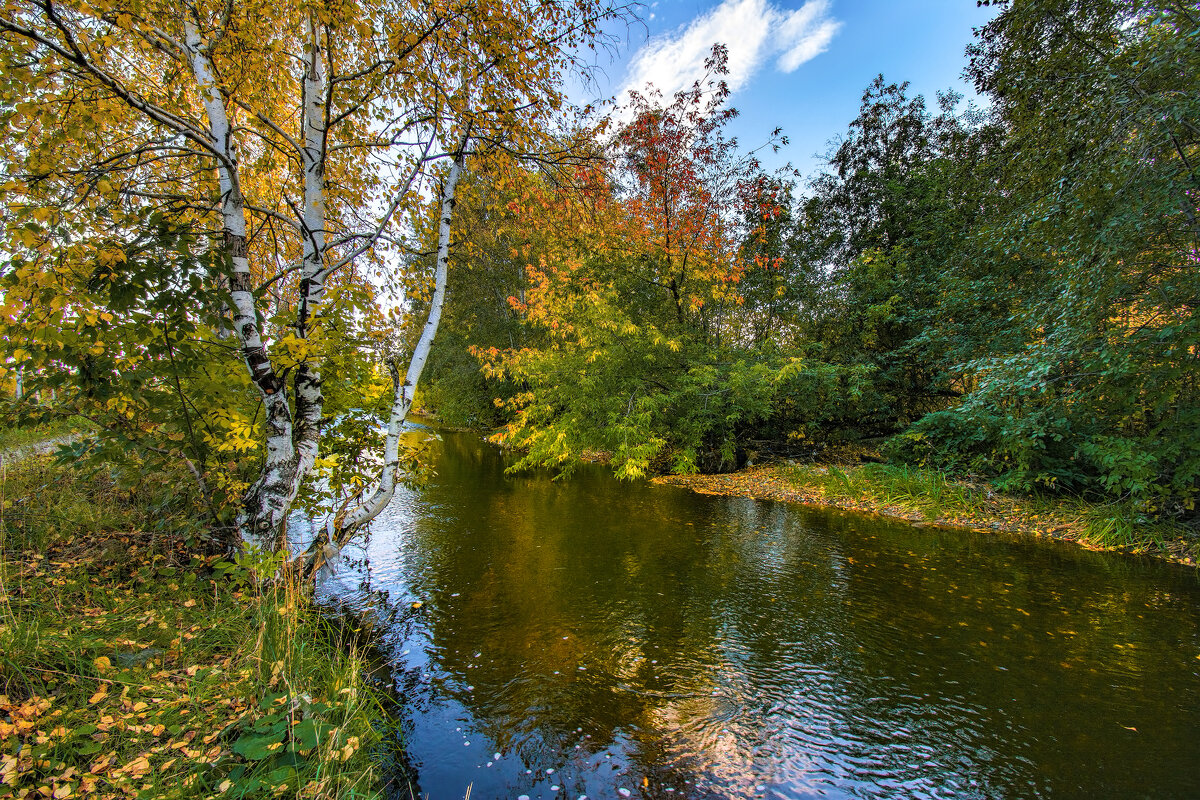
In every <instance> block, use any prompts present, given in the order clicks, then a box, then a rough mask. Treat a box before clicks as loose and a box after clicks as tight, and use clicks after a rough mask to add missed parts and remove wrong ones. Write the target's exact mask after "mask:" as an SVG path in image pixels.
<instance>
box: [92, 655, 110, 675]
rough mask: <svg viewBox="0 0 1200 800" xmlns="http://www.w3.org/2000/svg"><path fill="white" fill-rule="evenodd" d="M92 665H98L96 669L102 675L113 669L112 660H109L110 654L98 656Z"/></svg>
mask: <svg viewBox="0 0 1200 800" xmlns="http://www.w3.org/2000/svg"><path fill="white" fill-rule="evenodd" d="M92 665H93V666H95V667H96V671H97V672H99V673H100V674H101V675H103V674H105V673H107V672H109V671H111V670H112V662H111V661H109V660H108V656H97V657H96V660H95V661H93V662H92Z"/></svg>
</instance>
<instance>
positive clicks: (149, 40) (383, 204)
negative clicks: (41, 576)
mask: <svg viewBox="0 0 1200 800" xmlns="http://www.w3.org/2000/svg"><path fill="white" fill-rule="evenodd" d="M606 13H609V12H608V10H606V9H605V8H602V7H600V6H598V5H594V4H575V5H571V6H565V5H564V6H560V5H556V4H543V3H532V4H524V3H519V2H518V3H505V2H501V3H483V4H480V3H477V2H476V3H471V4H459V3H455V2H448V3H441V2H435V3H426V4H421V5H420V6H412V5H408V4H402V5H399V6H390V5H388V4H387V3H384V4H374V5H370V4H345V3H334V4H332V5H330V4H326V3H311V4H307V3H306V4H292V3H283V4H279V3H271V4H267V3H226V4H216V5H213V6H211V7H204V6H201V5H199V4H186V5H185V6H183V7H182V8H179V7H175V6H170V7H168V6H163V5H156V4H154V3H152V2H151V3H135V4H132V5H130V4H124V3H110V2H106V1H105V0H100V1H99V2H87V1H82V2H69V3H56V2H52V1H51V2H18V3H14V4H10V5H9V6H7V7H6V8H5V9H4V11H3V13H2V14H0V59H2V60H3V65H4V69H3V75H4V86H3V92H2V94H3V97H4V98H5V102H6V103H7V105H6V106H5V109H4V115H5V121H6V123H8V124H7V130H9V131H12V132H13V134H12V135H9V136H6V137H5V139H4V140H3V147H4V150H5V158H6V162H7V173H8V174H7V179H8V183H7V187H6V188H7V190H8V192H9V197H10V208H11V209H12V213H11V214H10V215H9V216H8V219H7V220H6V223H7V225H6V234H7V237H6V242H7V243H6V250H8V251H9V252H10V253H13V258H12V260H11V261H10V264H9V269H8V274H7V280H8V285H7V287H6V295H5V301H6V309H5V310H6V318H7V320H8V324H9V327H10V331H11V332H12V333H13V335H14V336H15V337H20V338H23V339H30V337H32V339H33V340H35V343H36V339H37V337H38V335H39V334H41V333H45V331H46V330H47V329H48V327H49V326H53V325H56V324H57V325H59V326H60V327H61V326H76V325H77V323H78V321H79V319H80V315H81V314H82V315H83V318H84V319H85V321H86V322H87V324H88V325H91V326H92V327H93V328H95V329H97V330H103V329H104V327H105V326H106V325H107V324H108V323H109V322H110V321H111V320H109V319H106V318H104V317H102V316H98V317H96V318H95V320H96V321H95V322H92V321H91V319H92V318H91V317H88V316H87V312H86V310H85V309H84V308H83V307H82V306H80V305H79V304H78V303H76V302H75V301H74V298H72V297H71V296H69V295H68V294H66V293H63V292H61V291H60V290H61V289H62V286H61V285H60V283H59V281H58V280H57V279H56V277H55V276H56V275H58V274H59V271H60V270H61V269H62V268H63V265H64V264H65V265H69V266H70V267H71V268H72V269H75V270H76V271H81V272H86V271H88V270H91V271H94V272H95V271H99V272H100V273H104V274H107V273H109V272H111V273H112V276H113V277H112V278H111V281H112V282H114V283H120V282H121V280H122V278H123V274H122V271H121V265H122V264H124V263H127V262H128V261H129V258H128V254H129V251H130V247H131V243H132V242H135V241H138V239H139V237H140V236H141V235H142V234H143V233H144V225H145V220H146V219H147V218H148V217H147V215H148V214H149V213H151V212H153V213H155V214H157V215H158V217H157V218H161V219H163V220H165V222H164V224H165V225H167V226H168V227H169V228H170V230H171V231H172V232H174V231H185V232H187V233H188V235H194V236H195V237H196V244H195V246H194V247H191V248H190V249H189V250H188V252H187V253H186V254H181V256H184V255H190V256H191V257H193V258H194V259H197V260H200V261H202V262H203V265H204V266H203V268H202V269H200V270H198V271H197V270H194V271H193V272H194V274H196V275H197V280H198V281H199V283H200V284H202V289H201V290H200V293H201V294H202V295H203V297H204V298H205V300H206V303H205V305H206V306H207V307H209V308H211V307H213V306H223V309H222V310H223V312H224V318H223V320H222V321H219V322H216V323H212V324H210V325H209V331H208V332H207V333H202V332H197V335H198V336H207V337H208V339H209V340H210V341H211V344H212V346H213V347H220V346H222V344H223V343H231V344H232V345H233V346H234V349H235V351H236V352H237V353H238V355H239V357H240V360H241V361H242V363H243V364H244V370H245V373H246V374H248V376H249V382H250V387H252V388H251V398H252V399H253V400H256V401H257V402H258V403H259V404H261V408H262V412H263V413H262V423H261V427H260V428H259V429H258V430H259V431H261V433H260V434H259V433H257V432H256V435H255V438H258V436H259V435H261V439H260V440H259V441H260V442H261V448H262V450H261V469H260V470H259V473H258V475H257V477H256V478H255V479H254V480H253V481H252V482H251V483H250V484H249V486H247V487H246V490H245V492H244V496H243V497H242V499H241V512H240V513H239V515H238V519H237V525H236V531H237V534H238V535H239V536H240V537H245V538H247V539H250V540H253V541H262V542H269V541H274V540H275V537H276V536H277V534H278V533H279V532H280V531H281V530H282V528H283V524H284V521H285V520H286V517H287V513H288V511H289V509H290V508H291V505H292V503H293V501H294V499H295V497H296V495H297V492H298V491H299V489H300V486H301V484H302V482H303V480H304V478H305V476H306V475H308V474H309V472H310V471H311V470H312V468H313V465H314V463H315V461H316V459H317V457H318V454H319V443H320V431H321V427H322V417H323V410H324V401H325V398H324V393H325V391H327V389H328V388H329V385H330V384H329V383H328V382H327V381H326V380H325V379H324V376H323V374H322V365H323V363H326V362H323V360H322V356H324V355H328V353H329V351H328V349H327V348H323V346H322V343H323V342H324V343H326V344H328V343H329V342H330V341H331V339H332V337H333V333H334V331H333V328H332V327H331V325H330V322H331V320H330V319H329V316H328V314H327V310H326V309H327V298H328V288H327V287H328V286H329V285H330V282H331V281H336V280H338V277H337V276H339V275H345V274H347V273H349V272H351V271H357V272H358V273H359V274H360V275H361V274H365V273H366V272H368V271H375V272H376V273H377V274H381V275H382V274H384V273H393V274H394V272H395V270H396V268H397V266H401V265H403V264H405V263H407V262H409V261H410V260H411V259H410V251H411V250H412V245H411V242H410V238H409V232H410V231H411V230H412V229H413V228H412V215H413V213H414V212H415V211H416V209H419V208H421V207H422V206H423V205H424V204H425V201H424V199H423V198H424V197H425V196H426V195H427V194H428V193H430V191H431V190H432V192H433V193H434V194H435V195H437V196H438V202H437V206H438V212H437V214H438V220H439V222H438V229H439V238H438V246H437V247H438V249H437V254H436V257H435V259H434V262H435V268H434V273H435V277H434V281H433V283H434V287H435V288H434V300H433V302H431V304H430V306H429V308H430V314H429V319H428V322H427V326H426V327H427V331H426V333H427V335H425V336H422V338H421V339H420V341H419V343H418V346H417V348H416V350H415V351H414V353H413V354H412V358H411V361H410V364H409V368H408V370H407V372H406V373H405V375H404V377H403V378H401V379H399V380H397V381H396V392H395V397H394V399H393V401H392V403H391V405H392V409H391V424H390V426H389V434H388V437H387V440H386V444H385V448H384V454H383V456H382V461H383V465H382V470H381V473H380V475H379V477H378V479H377V481H376V482H375V488H374V489H372V490H371V491H368V492H365V493H364V494H363V495H362V496H361V502H352V503H349V504H346V505H344V506H343V507H342V509H341V513H340V514H338V515H337V517H336V522H337V525H338V526H339V528H340V529H341V530H342V531H343V533H345V534H348V533H349V532H352V531H353V530H354V529H356V528H357V527H359V526H361V525H362V524H365V523H366V522H367V521H368V520H369V519H370V518H371V517H372V516H373V515H374V514H376V513H378V510H379V509H380V508H382V507H383V505H384V504H386V502H387V500H388V499H389V498H390V496H391V490H392V486H393V485H394V478H395V468H396V455H395V442H396V439H397V436H398V430H399V424H400V422H401V421H402V420H403V417H404V414H405V413H406V412H407V410H408V408H409V406H410V405H411V402H412V397H413V391H414V390H415V386H416V382H417V379H418V378H419V375H420V372H421V367H422V365H423V363H424V360H425V358H426V356H427V352H428V347H429V344H430V342H431V341H432V337H433V334H434V332H435V331H436V329H437V323H438V315H439V313H440V309H441V304H442V298H441V292H442V291H443V288H444V285H445V275H446V262H447V258H448V252H449V246H450V224H451V212H452V209H453V203H454V191H455V185H456V182H457V180H458V179H459V176H460V175H461V174H462V172H463V170H464V169H465V168H466V166H467V163H468V160H469V159H470V158H472V157H475V156H473V155H472V153H477V152H479V151H481V150H482V149H486V148H494V147H499V146H503V147H508V148H511V149H516V150H528V149H531V148H536V147H537V143H536V141H535V139H536V137H537V132H538V131H540V130H542V129H543V128H544V125H545V121H546V120H547V119H548V118H549V117H550V116H552V115H553V113H554V112H555V110H556V109H557V108H558V107H559V106H560V104H561V102H562V99H561V94H560V89H559V81H560V79H561V76H562V74H563V72H564V70H565V69H567V68H569V67H570V66H571V65H572V63H573V62H574V59H575V57H574V55H573V52H574V50H573V48H575V47H576V46H577V45H580V44H582V43H585V42H586V41H587V40H588V39H589V37H592V36H593V35H594V34H595V33H596V26H597V24H598V22H599V20H600V19H601V18H602V17H603V16H604V15H605V14H606ZM437 162H444V163H445V164H446V165H447V166H446V167H443V168H441V171H437V172H431V167H433V166H435V165H436V163H437ZM431 180H435V181H436V182H437V184H439V185H440V189H439V188H438V185H431V183H430V181H431ZM172 235H174V233H172ZM181 241H182V240H181ZM47 298H49V300H50V303H49V306H50V312H51V313H50V315H49V316H48V317H47V316H46V315H45V314H44V308H45V305H46V300H47ZM272 304H273V305H274V308H273V309H272V308H270V306H271V305H272ZM13 355H15V356H19V357H20V358H18V361H19V362H20V367H21V368H22V369H23V370H24V371H25V372H26V374H37V373H41V374H47V373H50V374H52V373H54V372H55V371H57V370H61V369H63V368H65V367H66V366H67V365H66V364H64V363H62V362H61V361H58V360H56V359H55V358H54V357H53V353H51V352H50V351H46V350H42V349H40V348H38V347H36V346H35V347H32V348H28V349H22V350H18V351H14V352H13ZM225 380H227V381H233V382H236V381H237V378H236V377H235V376H232V375H228V374H226V375H225ZM189 447H192V445H190V444H188V443H187V442H183V443H180V442H168V443H166V447H165V448H164V447H160V448H159V449H166V450H169V451H174V452H176V453H178V454H179V455H181V456H184V454H185V452H186V451H188V448H189ZM196 455H197V454H196V453H195V452H192V453H191V456H192V458H191V460H192V461H193V463H195V462H197V461H198V460H199V459H197V458H195V456H196ZM232 541H236V539H231V542H232ZM280 541H281V540H280Z"/></svg>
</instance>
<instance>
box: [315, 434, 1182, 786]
mask: <svg viewBox="0 0 1200 800" xmlns="http://www.w3.org/2000/svg"><path fill="white" fill-rule="evenodd" d="M413 435H427V434H425V433H421V432H418V433H416V434H413ZM433 452H434V457H435V461H436V470H437V474H436V476H435V477H434V478H433V479H432V480H431V481H430V482H429V483H428V484H427V485H426V486H424V487H422V488H421V489H419V490H406V489H402V490H400V491H399V492H398V493H397V496H396V498H395V500H394V501H393V503H392V505H391V506H390V507H389V509H388V510H387V511H386V512H385V513H384V515H383V516H381V517H380V518H379V519H378V520H377V521H376V523H375V525H374V528H373V533H372V536H371V538H370V540H369V541H368V542H367V543H366V544H365V545H364V547H363V550H362V552H361V553H358V554H357V555H358V556H359V557H360V558H361V559H362V560H363V561H364V562H365V563H363V564H361V565H359V567H358V569H357V570H355V569H352V568H350V567H343V568H341V570H340V571H339V573H338V575H337V576H336V577H335V579H333V580H332V581H329V582H327V584H326V585H325V586H324V587H323V591H325V592H327V593H330V592H331V593H333V594H335V595H338V596H339V599H340V600H342V601H345V602H348V603H350V604H352V605H354V604H357V605H362V604H365V603H368V602H370V601H369V599H368V598H369V597H370V595H369V594H368V593H366V592H364V591H363V589H362V586H364V585H365V586H366V587H369V589H371V590H376V591H379V590H382V591H384V592H386V593H387V595H388V597H389V598H390V602H391V604H392V606H393V608H395V609H398V610H399V613H397V614H396V615H395V618H394V620H393V621H392V622H391V624H390V626H389V627H388V628H387V630H385V631H384V633H383V645H384V649H385V652H387V653H388V654H389V657H390V659H391V664H392V670H393V677H394V680H395V685H396V688H397V689H398V691H399V692H400V694H401V696H402V698H403V700H404V705H403V709H402V718H401V720H400V728H401V735H402V737H403V741H404V745H405V749H406V751H407V762H408V765H409V769H407V770H400V769H396V770H395V773H394V774H393V775H391V776H389V777H390V778H391V781H392V789H393V790H394V791H395V793H396V794H395V796H397V797H408V796H409V794H410V792H411V793H414V794H417V795H420V794H421V793H427V794H428V795H429V797H430V798H433V800H451V799H455V798H462V797H464V795H465V794H466V793H467V790H468V787H469V788H470V797H471V798H473V800H485V799H487V798H517V797H521V796H526V797H528V798H531V799H532V798H551V797H554V798H571V800H576V799H577V798H579V797H580V796H582V795H586V796H587V797H589V798H594V799H597V800H598V799H599V798H622V797H642V798H678V797H687V798H801V797H825V798H901V797H921V798H950V797H955V798H1136V797H1154V798H1195V797H1200V580H1198V578H1197V573H1196V571H1195V570H1191V569H1187V568H1184V567H1180V566H1177V565H1170V564H1163V563H1156V562H1153V561H1149V560H1142V559H1138V558H1132V557H1127V556H1119V555H1112V554H1103V553H1091V552H1087V551H1085V550H1082V549H1080V548H1077V547H1071V546H1068V545H1064V544H1061V543H1055V542H1046V541H1031V540H1027V539H1021V538H1015V537H1006V536H1002V535H982V534H973V533H968V532H962V531H946V530H938V529H930V528H924V529H918V528H914V527H910V526H908V525H904V524H899V523H893V522H887V521H882V520H880V519H878V518H874V517H867V516H862V515H856V514H849V513H838V512H830V511H824V510H816V509H809V508H804V507H798V506H789V505H784V504H779V503H774V502H763V501H756V500H750V499H740V498H727V497H711V496H704V495H698V494H694V493H691V492H689V491H686V490H683V489H678V488H674V487H661V486H652V485H649V484H645V483H627V482H619V481H617V480H615V479H614V478H612V477H611V475H610V474H608V473H607V472H606V471H605V470H604V469H603V468H600V467H594V468H593V467H588V468H584V469H582V470H580V471H579V472H578V473H576V474H575V475H574V476H572V477H571V478H570V479H568V480H561V481H552V480H550V479H549V477H547V476H546V475H521V476H516V477H510V476H506V475H505V474H504V467H505V457H504V455H503V454H502V453H501V452H499V451H498V450H496V449H495V448H493V447H491V446H489V445H487V444H485V443H484V442H482V441H481V440H480V439H479V438H478V437H477V436H473V435H471V434H465V433H453V432H442V433H441V434H440V441H437V442H435V443H434V444H433ZM417 603H419V604H420V605H419V606H418V607H416V608H414V607H413V604H417Z"/></svg>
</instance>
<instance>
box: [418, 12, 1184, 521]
mask: <svg viewBox="0 0 1200 800" xmlns="http://www.w3.org/2000/svg"><path fill="white" fill-rule="evenodd" d="M1198 23H1200V16H1198V15H1197V13H1196V10H1195V9H1194V8H1191V7H1189V6H1188V5H1187V4H1173V3H1109V2H1070V3H1067V2H1039V3H1014V4H1011V5H1008V4H1005V5H1004V7H1003V10H1002V13H1000V14H999V16H997V17H996V18H995V20H994V21H993V22H991V23H990V24H989V25H988V26H987V27H985V28H984V29H982V30H981V31H979V32H978V36H977V43H976V44H974V45H973V46H972V47H971V48H970V50H969V52H968V54H967V55H968V57H969V65H968V66H967V68H966V74H967V75H968V76H969V77H970V78H971V80H972V81H973V82H974V84H975V86H976V88H977V90H978V92H979V93H980V94H981V95H983V97H984V98H986V101H987V102H986V104H985V107H980V106H977V105H973V104H966V105H964V104H963V103H962V101H961V98H959V97H956V96H955V95H953V94H950V93H946V94H939V96H938V97H937V98H936V102H934V103H930V102H927V100H926V99H925V98H923V97H921V96H919V95H913V94H912V93H911V92H910V91H909V89H908V87H907V85H906V84H904V83H897V82H892V81H890V80H889V79H888V78H885V77H884V76H880V77H879V78H877V79H876V80H875V81H874V82H872V83H871V85H869V86H867V87H865V89H864V91H863V94H862V103H861V107H860V112H859V114H858V116H857V117H856V118H855V119H854V120H852V121H850V123H849V125H848V127H847V129H846V131H845V133H844V134H843V135H841V136H840V137H839V139H838V140H837V141H836V143H835V145H834V146H832V147H831V149H830V151H829V153H828V156H827V166H826V169H825V170H824V171H823V172H822V173H821V174H819V175H818V176H816V177H815V178H814V179H812V180H809V181H803V182H802V181H798V180H797V179H796V178H795V176H794V175H793V174H789V173H788V172H787V171H786V170H781V171H777V172H768V171H766V170H764V169H763V168H762V167H761V166H760V164H759V162H758V160H757V158H756V156H755V153H754V152H751V151H749V150H747V149H746V148H745V147H743V146H741V145H740V144H739V143H738V142H737V141H734V140H731V139H730V138H728V137H727V136H726V135H725V133H724V130H725V127H726V123H727V122H728V120H729V119H730V117H731V116H732V115H733V114H734V112H733V111H732V110H731V109H730V108H729V107H728V105H727V103H726V98H725V96H724V93H723V92H722V90H721V86H722V84H721V82H720V78H721V60H720V59H721V52H720V50H719V49H718V50H717V51H715V53H714V59H713V60H712V61H710V66H711V68H712V74H711V75H710V77H709V79H708V80H707V82H698V83H697V84H696V86H695V87H694V88H693V89H692V90H691V91H687V92H683V93H680V94H678V95H677V96H675V97H674V98H666V99H663V98H658V97H639V98H636V99H635V102H634V104H633V107H632V108H631V109H630V110H629V112H628V115H629V118H630V119H631V121H630V122H628V123H626V124H624V125H620V126H618V127H617V128H616V129H615V130H614V131H612V132H611V133H610V134H609V135H607V136H606V137H605V138H603V139H601V140H600V142H602V144H595V145H594V146H595V147H596V149H597V153H596V158H595V160H594V161H591V162H588V165H587V167H581V168H579V169H576V170H575V171H573V172H569V173H565V172H563V171H561V170H558V171H555V170H549V169H540V170H537V169H528V168H517V169H512V170H508V171H490V172H487V173H484V174H480V175H477V176H475V177H474V178H473V179H472V180H471V181H470V183H469V185H468V186H467V187H466V189H465V190H464V193H463V194H464V197H463V200H462V205H461V206H460V214H461V217H460V218H461V220H462V227H461V228H460V232H459V234H458V235H459V237H460V240H461V246H460V248H459V250H458V251H457V252H456V256H455V257H456V263H455V268H454V271H453V272H452V275H451V278H450V288H449V295H450V301H449V308H450V311H449V314H448V320H447V325H446V328H447V329H446V330H445V331H444V333H443V335H442V337H441V338H440V340H439V342H438V344H437V346H436V348H435V351H434V357H433V361H432V368H431V374H430V376H429V384H428V386H429V388H428V389H427V390H426V392H425V394H424V398H425V402H426V404H427V405H429V406H430V407H432V408H434V409H436V410H437V412H438V413H439V414H440V415H441V416H443V417H444V418H445V419H446V420H447V421H450V422H452V423H454V424H459V425H478V426H481V427H484V428H492V427H496V426H500V433H498V434H497V435H496V438H497V439H498V440H499V441H502V442H504V443H506V444H508V445H510V446H513V447H516V448H520V449H521V450H522V451H523V452H524V453H525V454H526V455H525V457H524V459H523V460H522V461H521V462H520V464H521V465H522V466H533V465H545V466H554V467H566V466H569V465H570V464H572V463H573V462H574V460H576V459H578V458H579V457H580V456H581V455H582V454H584V453H586V452H588V451H603V452H606V453H610V454H611V456H612V463H613V465H614V467H615V468H616V470H617V471H618V473H619V474H621V475H624V476H630V477H633V476H640V475H644V474H646V473H647V472H654V471H660V472H661V471H676V472H689V471H695V470H700V471H726V470H731V469H734V468H736V467H738V466H740V465H741V464H742V463H744V461H745V459H746V455H747V453H754V452H755V451H759V450H762V451H767V452H777V453H778V452H781V451H782V452H788V453H792V454H794V455H796V456H797V457H803V456H805V455H807V456H808V457H811V455H812V454H814V453H820V452H821V451H822V449H824V448H827V447H830V446H837V445H840V444H844V443H867V444H869V445H871V446H872V447H882V452H883V453H884V455H885V456H886V457H887V458H888V459H891V460H894V461H898V462H903V463H909V464H916V465H922V466H928V467H935V468H938V469H942V470H947V471H950V472H954V473H960V474H974V475H984V476H989V477H992V478H994V479H995V482H996V483H997V484H998V485H999V486H1001V487H1004V488H1009V489H1014V490H1032V489H1035V488H1041V489H1053V490H1059V491H1067V492H1084V493H1093V494H1095V495H1098V496H1103V497H1107V498H1109V499H1120V500H1123V501H1128V502H1130V503H1131V504H1132V507H1133V508H1135V509H1136V510H1137V512H1138V513H1143V514H1151V515H1163V514H1165V515H1169V516H1175V517H1182V518H1192V519H1194V513H1195V512H1194V508H1195V499H1196V492H1197V488H1198V486H1200V483H1198V480H1200V438H1197V435H1196V431H1197V429H1198V426H1197V423H1198V422H1200V387H1198V385H1197V381H1198V380H1200V360H1198V359H1200V349H1198V348H1200V338H1198V336H1200V327H1198V325H1200V323H1198V320H1197V316H1196V313H1195V312H1196V308H1197V302H1198V301H1200V280H1198V278H1200V271H1198V269H1197V260H1196V259H1197V245H1198V243H1200V239H1198V235H1200V227H1198V226H1197V221H1196V209H1197V198H1198V197H1200V194H1198V192H1200V172H1198V171H1197V158H1200V127H1198V124H1200V107H1198V106H1197V97H1198V96H1200V94H1198V92H1197V90H1198V89H1200V86H1198V85H1197V80H1200V78H1198V76H1200V61H1198V58H1200V56H1198V55H1197V54H1198V53H1200V50H1197V47H1196V42H1197V37H1198V36H1200V27H1198ZM776 136H778V133H777V134H776ZM771 144H772V146H775V145H778V144H779V142H778V141H777V140H773V141H772V142H771ZM481 366H482V369H481Z"/></svg>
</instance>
